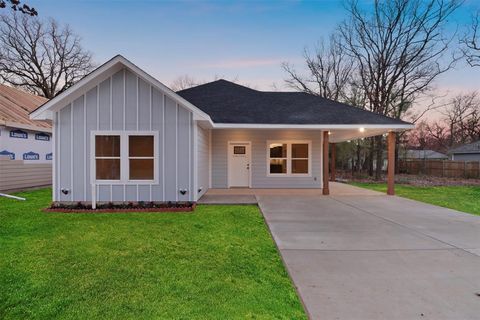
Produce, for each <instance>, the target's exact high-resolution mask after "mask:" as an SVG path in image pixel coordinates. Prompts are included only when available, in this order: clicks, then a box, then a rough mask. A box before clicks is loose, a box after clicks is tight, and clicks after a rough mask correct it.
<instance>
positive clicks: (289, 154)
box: [267, 140, 312, 177]
mask: <svg viewBox="0 0 480 320" xmlns="http://www.w3.org/2000/svg"><path fill="white" fill-rule="evenodd" d="M271 144H286V145H287V157H286V159H287V173H270V160H271V159H285V158H270V145H271ZM292 144H307V145H308V173H292V160H295V159H307V158H294V159H293V158H292ZM311 176H312V141H311V140H268V141H267V177H311Z"/></svg>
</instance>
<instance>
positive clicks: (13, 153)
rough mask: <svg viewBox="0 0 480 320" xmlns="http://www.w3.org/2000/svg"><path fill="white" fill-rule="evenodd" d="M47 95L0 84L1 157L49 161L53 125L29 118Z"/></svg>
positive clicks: (41, 161)
mask: <svg viewBox="0 0 480 320" xmlns="http://www.w3.org/2000/svg"><path fill="white" fill-rule="evenodd" d="M46 101H47V99H45V98H43V97H39V96H35V95H33V94H30V93H26V92H24V91H21V90H18V89H14V88H11V87H8V86H5V85H1V84H0V157H2V158H9V159H12V160H25V163H51V162H52V142H51V132H52V126H51V124H50V122H49V121H34V120H30V118H29V113H30V112H31V111H33V110H35V109H36V108H37V107H38V106H40V105H42V104H43V103H45V102H46Z"/></svg>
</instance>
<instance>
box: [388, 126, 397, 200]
mask: <svg viewBox="0 0 480 320" xmlns="http://www.w3.org/2000/svg"><path fill="white" fill-rule="evenodd" d="M387 148H388V152H387V153H388V166H387V194H388V195H390V196H393V195H394V194H395V132H393V131H390V132H389V133H388V141H387Z"/></svg>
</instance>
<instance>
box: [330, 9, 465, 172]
mask: <svg viewBox="0 0 480 320" xmlns="http://www.w3.org/2000/svg"><path fill="white" fill-rule="evenodd" d="M459 4H460V2H459V1H457V0H428V1H422V0H390V1H379V0H375V1H374V5H373V10H372V12H370V13H366V12H363V11H362V10H361V8H360V5H359V4H358V2H357V1H355V0H352V1H350V2H349V3H348V7H347V9H348V11H349V15H350V17H349V19H348V20H347V21H346V22H344V23H342V24H341V25H340V27H339V32H340V34H341V35H342V38H343V40H342V42H341V43H343V44H344V50H345V51H346V53H347V54H348V55H349V56H351V57H352V58H353V59H354V61H355V67H356V70H357V71H358V77H359V78H360V80H361V87H362V88H363V90H365V92H366V95H367V98H368V109H369V110H371V111H373V112H376V113H380V114H384V115H390V116H393V117H395V118H401V117H402V116H403V115H404V114H405V112H406V111H407V110H408V109H409V108H410V107H411V106H412V104H413V103H414V101H415V99H416V98H417V97H418V96H419V95H421V94H424V93H425V92H428V91H429V90H430V89H431V85H432V82H433V81H434V80H435V79H436V78H437V77H438V76H439V75H440V74H442V73H444V72H446V71H448V70H449V69H451V68H452V66H453V62H454V61H455V60H456V59H453V60H451V59H446V58H447V53H448V52H449V51H448V49H449V45H450V43H451V41H452V39H453V38H446V37H445V34H446V33H444V32H442V31H443V28H444V26H445V23H446V20H447V18H448V17H449V16H450V15H451V14H452V12H454V11H455V10H456V9H457V8H458V6H459ZM447 60H448V61H447ZM445 61H447V62H446V63H445ZM382 146H383V140H382V138H381V137H377V138H376V149H377V150H376V154H377V156H376V162H377V163H382V162H383V161H382V160H383V159H382V158H383V154H382V149H383V148H382ZM380 174H381V167H380V166H377V170H376V172H375V177H376V178H377V179H379V178H380Z"/></svg>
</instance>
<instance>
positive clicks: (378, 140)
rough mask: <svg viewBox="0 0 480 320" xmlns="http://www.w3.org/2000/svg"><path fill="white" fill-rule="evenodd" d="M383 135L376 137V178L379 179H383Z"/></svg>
mask: <svg viewBox="0 0 480 320" xmlns="http://www.w3.org/2000/svg"><path fill="white" fill-rule="evenodd" d="M382 140H383V139H382V136H376V137H375V145H376V152H377V157H376V166H375V180H377V181H379V180H381V179H382V165H383V143H382V142H383V141H382Z"/></svg>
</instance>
